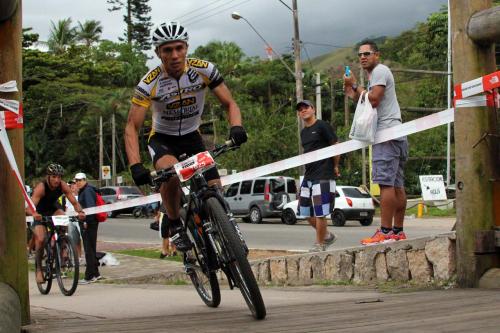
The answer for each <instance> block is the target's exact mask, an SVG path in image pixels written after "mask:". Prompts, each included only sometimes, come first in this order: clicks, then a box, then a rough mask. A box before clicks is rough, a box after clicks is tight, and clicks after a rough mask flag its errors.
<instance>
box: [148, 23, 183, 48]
mask: <svg viewBox="0 0 500 333" xmlns="http://www.w3.org/2000/svg"><path fill="white" fill-rule="evenodd" d="M188 40H189V36H188V33H187V31H186V29H185V28H184V27H183V26H182V25H181V24H180V23H179V22H169V23H162V24H160V25H159V26H157V27H156V29H155V31H154V32H153V45H154V46H155V47H158V46H161V45H163V44H165V43H168V42H175V41H181V42H186V43H187V42H188Z"/></svg>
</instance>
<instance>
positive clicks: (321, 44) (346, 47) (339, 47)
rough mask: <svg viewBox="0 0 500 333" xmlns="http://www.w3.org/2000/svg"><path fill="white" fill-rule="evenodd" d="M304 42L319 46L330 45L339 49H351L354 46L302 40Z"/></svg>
mask: <svg viewBox="0 0 500 333" xmlns="http://www.w3.org/2000/svg"><path fill="white" fill-rule="evenodd" d="M302 44H310V45H317V46H329V47H333V48H337V49H351V48H352V46H341V45H334V44H327V43H316V42H304V41H302Z"/></svg>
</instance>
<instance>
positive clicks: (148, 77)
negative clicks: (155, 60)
mask: <svg viewBox="0 0 500 333" xmlns="http://www.w3.org/2000/svg"><path fill="white" fill-rule="evenodd" d="M160 73H161V68H160V66H158V67H156V68H155V69H153V70H152V71H151V72H149V73H148V75H146V77H145V78H144V80H142V82H144V83H146V84H150V83H151V82H153V81H154V79H156V78H157V77H158V75H160Z"/></svg>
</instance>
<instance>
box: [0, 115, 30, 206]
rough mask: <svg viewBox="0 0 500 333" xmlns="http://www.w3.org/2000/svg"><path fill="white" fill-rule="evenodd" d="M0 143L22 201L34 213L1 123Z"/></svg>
mask: <svg viewBox="0 0 500 333" xmlns="http://www.w3.org/2000/svg"><path fill="white" fill-rule="evenodd" d="M0 142H1V144H2V148H3V150H4V151H5V155H6V156H7V160H8V161H9V164H10V168H11V170H12V173H14V176H15V179H16V180H17V184H18V185H19V188H20V189H21V191H22V193H23V196H24V200H25V201H26V203H27V204H28V206H29V207H30V209H31V210H32V211H36V207H35V204H33V201H31V198H30V197H29V196H28V192H26V188H25V187H24V182H23V179H22V178H21V174H20V173H19V169H18V168H17V164H16V159H15V157H14V153H13V151H12V147H11V146H10V141H9V137H8V136H7V131H6V130H5V126H4V123H3V121H0Z"/></svg>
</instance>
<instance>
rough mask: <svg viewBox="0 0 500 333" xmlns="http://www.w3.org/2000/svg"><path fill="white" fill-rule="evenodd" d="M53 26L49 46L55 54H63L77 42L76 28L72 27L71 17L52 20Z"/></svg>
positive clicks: (48, 41)
mask: <svg viewBox="0 0 500 333" xmlns="http://www.w3.org/2000/svg"><path fill="white" fill-rule="evenodd" d="M50 24H51V28H50V32H49V39H48V40H47V43H46V44H47V47H48V48H49V51H51V52H52V53H55V54H61V53H64V51H66V49H67V48H68V47H69V46H70V45H73V44H74V43H75V42H76V29H75V28H73V27H71V18H66V19H62V20H59V21H57V23H54V22H53V21H50Z"/></svg>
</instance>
